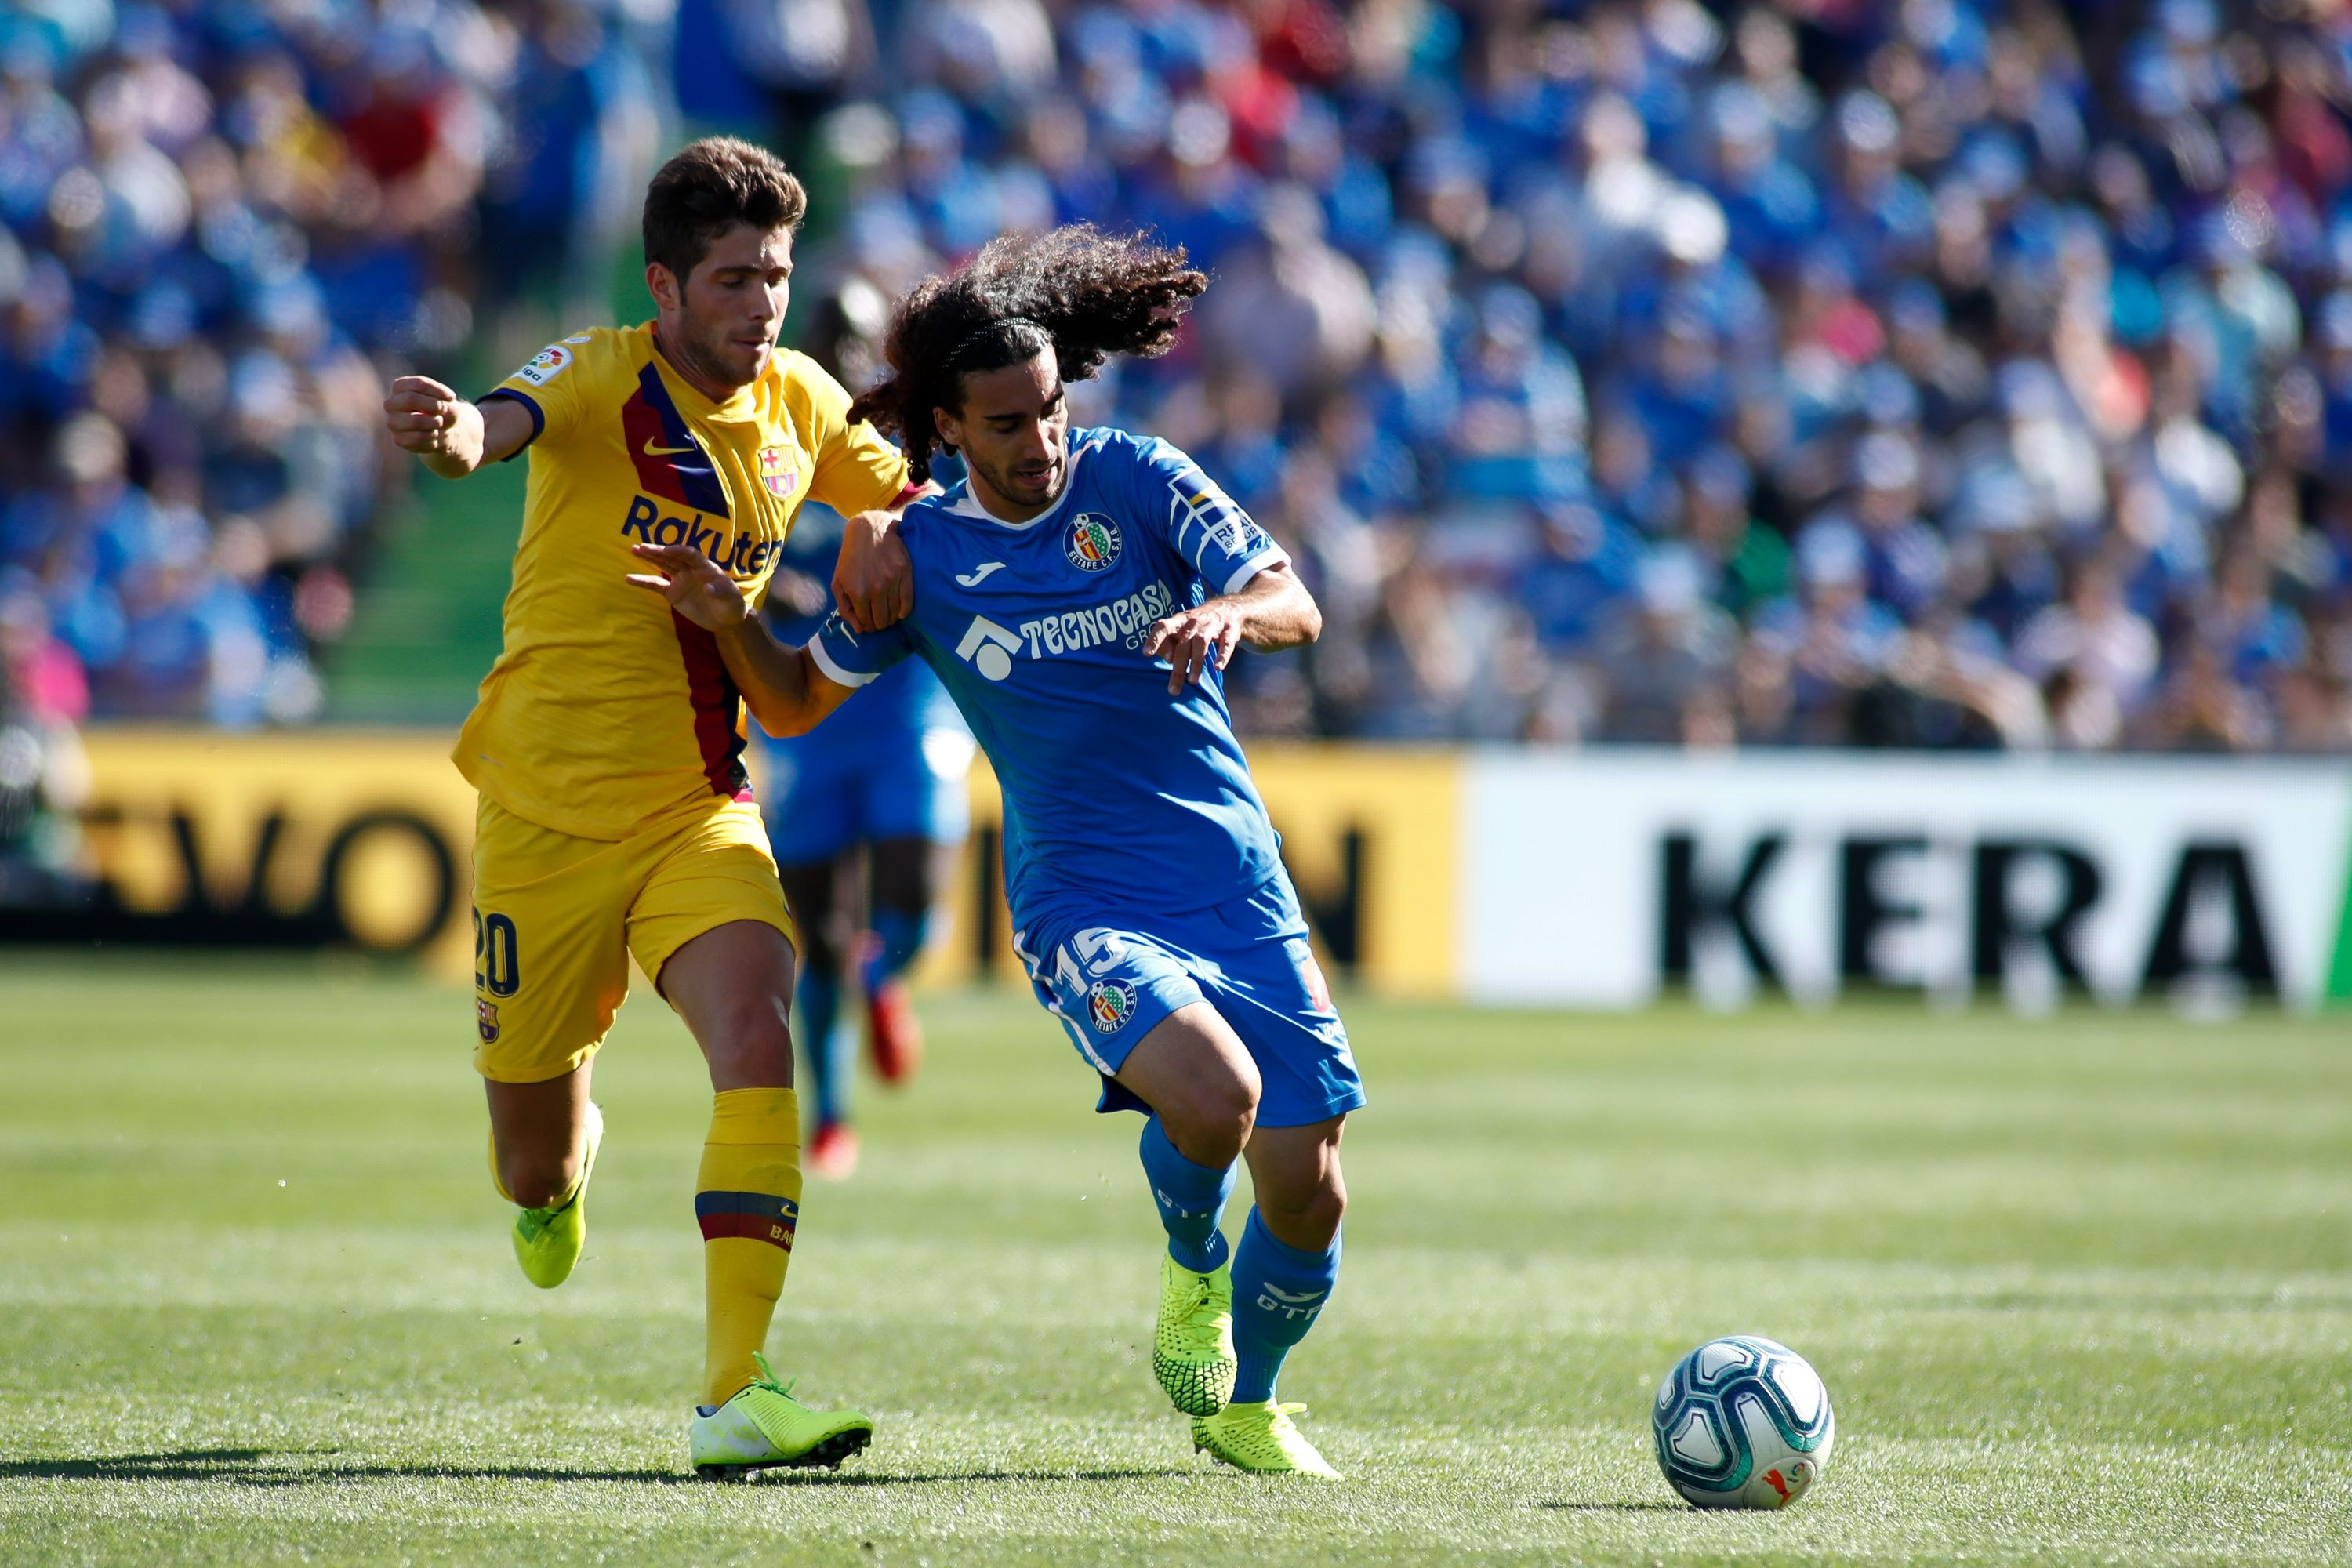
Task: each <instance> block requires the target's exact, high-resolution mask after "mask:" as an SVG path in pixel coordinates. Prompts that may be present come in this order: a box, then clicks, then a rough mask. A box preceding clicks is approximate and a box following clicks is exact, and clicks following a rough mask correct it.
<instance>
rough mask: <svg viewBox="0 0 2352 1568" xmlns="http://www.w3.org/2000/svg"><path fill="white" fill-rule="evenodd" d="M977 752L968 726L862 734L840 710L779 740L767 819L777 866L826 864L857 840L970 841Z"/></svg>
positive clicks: (771, 752) (773, 752) (771, 760)
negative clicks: (807, 730) (968, 780)
mask: <svg viewBox="0 0 2352 1568" xmlns="http://www.w3.org/2000/svg"><path fill="white" fill-rule="evenodd" d="M836 725H841V729H840V730H836V729H835V726H836ZM971 751H972V746H971V736H970V735H969V734H967V733H965V732H964V731H961V730H959V729H953V728H945V727H936V726H935V727H931V728H927V729H914V728H907V729H898V728H897V727H895V726H894V727H892V728H891V729H889V730H887V731H881V732H875V731H866V732H864V733H858V732H856V731H854V730H852V729H851V727H850V726H848V725H843V724H842V719H841V717H840V716H836V717H835V719H834V720H833V721H832V723H829V724H825V725H823V726H820V727H819V728H818V729H817V730H816V731H814V732H813V733H811V734H806V735H797V736H794V737H793V738H792V739H790V740H784V741H777V742H772V744H771V745H770V747H769V749H768V767H769V783H768V792H769V800H768V810H767V817H768V839H769V843H770V846H771V847H772V848H773V849H774V851H775V856H776V863H777V864H778V865H780V866H812V865H820V864H822V863H824V862H825V861H828V860H831V859H833V858H835V856H837V855H839V854H840V853H841V852H842V851H843V850H845V849H847V848H848V847H850V846H852V845H854V844H875V843H879V842H881V841H882V840H884V839H890V838H926V839H929V840H930V841H931V842H932V843H934V844H956V843H960V842H961V841H962V838H963V836H964V832H965V830H966V828H967V827H969V826H970V819H971V803H970V800H969V798H968V797H967V796H966V795H965V793H964V790H965V784H964V777H965V774H966V773H968V772H969V771H970V770H971Z"/></svg>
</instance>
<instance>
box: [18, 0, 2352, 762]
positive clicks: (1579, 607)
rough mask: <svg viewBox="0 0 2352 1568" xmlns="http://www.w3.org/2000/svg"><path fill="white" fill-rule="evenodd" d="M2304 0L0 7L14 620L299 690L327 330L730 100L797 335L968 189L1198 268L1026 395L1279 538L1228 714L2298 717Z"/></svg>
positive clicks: (113, 673) (2197, 721) (60, 684)
mask: <svg viewBox="0 0 2352 1568" xmlns="http://www.w3.org/2000/svg"><path fill="white" fill-rule="evenodd" d="M2308 9H2309V15H2308V16H2307V17H2305V16H2302V15H2301V13H2300V11H2299V9H2298V7H2296V6H2294V5H2252V4H2240V3H2232V4H2216V3H2214V0H2159V3H2157V4H2138V3H2125V4H2116V5H2100V6H2081V7H2058V6H2053V5H2032V4H2022V3H2020V4H2001V3H1999V0H1915V3H1911V4H1906V5H1863V4H1853V3H1850V0H1778V3H1777V4H1757V5H1746V6H1737V5H1715V6H1709V5H1700V4H1697V3H1696V0H1644V3H1642V4H1600V5H1580V4H1567V3H1565V0H1553V3H1551V4H1549V5H1545V4H1535V5H1524V6H1516V7H1484V6H1482V7H1467V6H1464V7H1449V6H1445V5H1435V4H1431V3H1429V0H1364V3H1361V4H1356V5H1344V6H1341V5H1332V4H1330V3H1329V0H1265V3H1260V4H1253V5H1234V6H1222V5H1202V4H1198V3H1196V0H1164V3H1160V4H1154V5H1111V4H1102V5H1066V4H1053V5H1048V4H1045V3H1043V0H877V3H874V4H868V3H866V0H763V3H761V4H756V5H717V4H714V3H713V0H681V3H680V4H679V5H677V9H675V10H674V11H673V10H672V9H670V8H669V7H668V6H667V5H665V4H663V0H645V3H637V0H633V3H631V4H629V5H616V6H614V7H613V8H611V9H609V10H608V9H604V8H601V7H588V6H580V5H572V4H568V3H566V0H550V3H546V4H539V5H530V6H508V5H495V4H481V5H477V4H476V0H436V4H432V5H426V6H423V7H410V6H402V7H393V6H379V7H373V8H369V7H364V6H358V5H352V6H345V7H343V8H341V10H336V11H330V10H326V9H322V10H320V11H317V12H310V11H297V10H294V9H288V10H284V11H280V10H278V9H277V8H271V7H254V6H244V5H230V4H226V3H225V0H198V3H195V4H190V5H178V6H174V7H170V8H163V7H156V6H149V5H132V6H123V7H121V8H119V9H118V8H115V7H113V6H110V5H108V4H107V3H106V0H54V3H52V4H49V5H43V6H40V7H35V8H28V9H20V10H19V11H16V12H15V13H12V14H11V16H10V17H9V18H8V19H7V20H6V21H5V23H0V48H5V84H0V112H5V117H6V127H7V129H6V132H5V135H6V142H5V162H0V219H5V232H0V302H5V310H6V315H5V343H0V353H4V354H5V370H6V374H5V378H0V420H5V427H6V435H7V439H8V440H9V442H10V445H11V447H12V451H13V453H14V454H15V457H14V458H12V462H11V464H10V465H9V467H8V468H7V470H6V473H5V479H0V487H5V493H0V620H5V624H6V625H7V626H10V627H11V636H10V638H9V640H8V643H7V646H8V647H10V648H11V649H23V650H26V651H25V652H23V653H22V654H21V655H18V654H15V653H12V655H11V659H12V664H11V668H12V670H15V669H17V668H18V667H19V666H20V665H21V666H22V667H23V669H24V670H31V669H33V668H35V666H36V664H37V666H38V669H39V670H40V671H41V672H43V673H42V674H41V675H40V677H39V679H38V680H37V681H36V680H35V679H34V677H33V676H32V675H30V674H23V673H20V675H19V679H18V680H17V681H16V684H17V686H18V687H19V688H20V689H32V688H33V687H35V686H37V687H38V689H39V690H40V691H42V692H45V693H49V694H51V695H49V696H47V697H44V698H41V699H38V700H44V701H49V702H52V703H55V702H58V701H62V702H64V703H65V704H66V707H67V708H68V709H69V710H70V709H73V708H75V707H76V705H77V704H79V703H80V702H81V701H82V700H83V699H82V698H81V697H80V696H79V695H77V694H79V693H81V692H84V691H86V693H87V699H86V700H87V703H88V706H89V710H90V711H93V712H96V713H99V714H101V715H110V714H169V715H177V716H192V717H202V718H205V719H208V720H211V721H215V722H221V723H230V724H236V723H253V722H260V721H299V720H301V719H303V718H305V717H307V716H309V715H310V714H311V713H313V712H314V711H315V710H316V709H317V707H318V705H319V689H320V688H319V681H318V678H317V677H316V675H315V674H314V673H313V666H314V659H315V657H316V655H317V653H318V651H319V649H320V645H321V644H323V643H325V642H329V641H331V640H332V639H333V638H334V637H336V636H337V635H338V633H339V632H340V631H341V627H342V626H343V624H344V623H345V621H346V620H347V619H348V617H349V616H350V613H351V607H352V593H353V590H352V585H351V584H352V579H353V578H354V577H357V578H358V579H359V581H360V583H361V591H362V592H364V591H365V584H366V579H365V574H364V568H365V566H366V563H368V561H369V559H370V552H369V549H368V543H369V540H370V528H371V524H372V522H373V520H375V519H376V518H377V517H378V516H379V515H380V514H381V512H382V510H383V506H384V504H385V501H386V499H387V497H388V496H389V495H390V494H391V493H392V488H393V487H394V486H396V485H398V484H400V483H403V482H404V474H403V471H402V470H401V469H400V468H399V466H398V465H397V464H395V463H393V462H391V461H389V460H388V456H387V454H386V452H385V450H384V449H383V447H380V446H379V445H378V444H377V442H376V439H375V437H374V436H373V412H374V398H375V395H376V392H375V388H376V386H377V385H378V384H379V382H380V378H381V376H382V375H383V374H384V373H385V372H386V371H388V370H389V369H391V368H392V367H393V366H394V365H397V364H401V363H420V362H421V363H450V362H452V361H453V360H455V359H457V358H458V357H459V351H460V350H461V349H463V348H464V347H465V346H466V345H467V344H468V343H474V342H483V341H487V340H488V339H489V338H490V337H491V336H492V335H493V329H494V328H495V327H496V325H497V324H498V323H499V321H504V320H506V319H508V313H509V312H510V311H514V310H521V311H532V310H538V311H541V313H545V312H547V311H548V310H551V308H553V307H555V306H556V305H558V304H559V303H560V302H562V301H565V300H572V299H576V298H578V297H580V295H581V293H582V285H581V279H598V278H601V277H603V276H604V275H607V274H608V273H609V272H610V270H611V267H610V258H611V255H612V252H613V249H614V246H615V245H625V243H626V239H627V228H628V220H629V218H630V216H631V213H630V211H629V210H628V209H629V208H630V206H631V204H632V202H633V201H634V192H635V190H637V189H640V188H641V187H642V177H643V174H644V173H645V172H646V170H647V169H648V168H649V167H650V161H651V159H652V157H653V155H654V154H655V153H657V152H658V150H659V148H660V147H661V146H662V145H666V144H667V143H669V142H675V141H676V140H677V137H678V136H679V135H681V134H683V133H684V132H686V131H688V130H693V129H701V128H719V129H730V130H740V131H744V132H750V133H752V134H755V135H758V136H761V138H763V139H765V140H768V141H770V142H772V143H773V144H775V145H778V146H779V147H781V148H782V149H783V150H785V151H786V153H788V155H789V156H791V157H792V158H793V160H794V161H795V162H796V163H798V164H800V165H801V166H802V167H803V168H804V169H805V170H807V171H808V172H809V174H810V176H811V183H812V189H813V193H814V200H815V204H816V205H815V210H814V213H813V216H812V223H811V227H810V230H809V233H808V236H807V237H806V240H805V242H804V265H803V273H802V282H801V286H800V288H799V291H798V294H797V303H796V305H795V325H794V328H793V331H794V334H795V335H797V336H798V337H800V338H801V340H802V341H803V343H804V344H805V345H807V346H810V347H812V349H813V350H814V351H815V352H818V353H820V355H821V357H824V358H825V359H826V360H827V361H828V363H835V364H838V365H839V366H840V367H841V368H842V370H843V373H844V374H845V379H849V380H852V381H853V382H854V381H856V379H857V378H858V377H859V375H860V374H861V370H862V367H867V366H870V364H871V363H872V359H871V356H872V353H873V352H874V351H873V339H874V336H875V333H876V330H877V326H878V323H879V321H880V320H881V318H882V315H883V312H884V310H885V309H886V307H887V300H889V299H890V298H891V297H893V296H894V295H895V293H896V292H897V291H898V290H899V289H903V288H904V287H905V286H906V285H907V284H908V282H909V281H911V280H912V279H914V278H916V277H918V276H919V275H920V274H921V273H922V272H923V271H924V270H925V269H927V268H931V267H934V266H937V265H939V264H940V263H942V262H944V261H951V260H953V259H954V258H957V257H959V256H961V255H963V254H966V253H968V252H969V251H970V250H971V249H972V248H973V247H976V246H977V245H979V244H980V243H982V242H983V241H984V240H985V239H987V238H988V237H990V236H992V235H993V234H994V233H996V232H998V231H999V230H1001V229H1003V228H1006V227H1019V226H1040V225H1046V224H1051V223H1055V222H1061V221H1067V220H1071V219H1078V218H1084V219H1088V220H1091V221H1094V222H1097V223H1099V224H1102V225H1104V226H1150V227H1152V228H1155V229H1157V230H1158V231H1159V232H1160V233H1161V234H1162V235H1164V236H1165V237H1169V238H1171V239H1175V240H1180V241H1181V242H1182V243H1184V244H1185V245H1186V246H1188V247H1190V248H1191V249H1192V253H1193V255H1194V256H1195V258H1197V259H1198V260H1199V261H1200V262H1202V264H1204V265H1206V266H1208V267H1210V268H1213V270H1214V271H1215V273H1216V274H1217V278H1218V282H1217V285H1216V287H1215V288H1214V289H1213V290H1212V291H1211V293H1210V294H1209V296H1208V297H1207V299H1206V300H1204V302H1203V305H1202V310H1201V312H1200V315H1199V318H1198V321H1197V323H1196V329H1195V330H1194V331H1192V332H1190V333H1189V334H1188V336H1187V338H1186V340H1185V342H1184V343H1183V344H1182V346H1181V348H1180V349H1179V351H1178V352H1177V353H1174V354H1172V355H1171V356H1170V357H1169V358H1168V359H1167V360H1164V361H1161V362H1157V363H1150V364H1143V365H1129V366H1124V367H1120V368H1119V369H1118V370H1117V371H1116V372H1115V373H1114V374H1112V375H1111V376H1109V377H1108V379H1107V380H1106V381H1105V382H1104V383H1102V384H1100V385H1099V386H1097V387H1096V388H1094V389H1091V390H1090V391H1089V392H1088V393H1087V395H1086V396H1085V398H1084V399H1083V400H1082V403H1081V405H1080V409H1079V414H1080V416H1081V417H1115V418H1117V419H1118V420H1119V421H1121V422H1124V423H1129V424H1131V425H1134V426H1139V427H1142V428H1148V429H1151V430H1154V431H1156V432H1159V433H1160V434H1164V435H1166V436H1168V437H1170V438H1171V439H1172V440H1175V441H1177V442H1178V443H1179V444H1181V445H1183V446H1185V447H1189V448H1191V449H1192V450H1193V451H1194V452H1195V453H1196V454H1197V455H1198V456H1199V457H1200V458H1202V461H1203V462H1204V464H1205V465H1206V466H1207V467H1208V468H1209V469H1210V471H1211V472H1212V473H1213V474H1214V475H1217V476H1218V477H1220V478H1221V479H1223V482H1225V483H1226V484H1227V486H1228V487H1229V488H1230V489H1233V490H1234V492H1235V493H1236V495H1237V496H1238V497H1239V498H1240V499H1241V500H1244V502H1245V503H1246V504H1247V505H1249V506H1250V507H1252V508H1253V509H1254V510H1255V511H1256V512H1257V513H1258V514H1259V515H1260V516H1261V518H1262V519H1263V520H1264V521H1265V522H1266V523H1267V524H1268V526H1269V527H1271V528H1272V529H1273V530H1274V531H1276V534H1277V535H1278V536H1279V537H1281V538H1283V539H1284V540H1285V541H1286V542H1287V543H1288V544H1289V545H1290V547H1291V548H1292V550H1293V552H1294V553H1295V554H1297V556H1298V557H1299V559H1300V560H1301V562H1302V563H1303V565H1304V568H1305V570H1306V571H1307V574H1308V575H1309V577H1310V580H1311V581H1312V583H1313V584H1314V586H1315V588H1316V590H1317V592H1318V595H1319V596H1320V598H1321V599H1322V602H1323V604H1324V606H1325V609H1326V615H1327V622H1326V625H1327V630H1326V634H1325V637H1324V639H1323V642H1322V643H1321V645H1320V646H1318V647H1316V648H1315V649H1313V650H1311V652H1310V653H1309V654H1308V655H1307V657H1305V658H1286V659H1280V660H1273V659H1269V660H1252V659H1245V660H1244V661H1243V664H1242V666H1241V668H1239V670H1238V671H1237V672H1236V676H1235V679H1234V687H1235V700H1236V706H1237V708H1238V709H1239V710H1240V712H1241V715H1242V717H1243V721H1244V723H1245V724H1246V725H1247V726H1248V727H1250V728H1251V729H1253V730H1255V731H1258V732H1262V733H1324V734H1342V735H1358V736H1369V737H1399V738H1467V739H1508V738H1521V737H1524V738H1534V739H1545V740H1560V741H1575V740H1594V739H1598V740H1625V741H1640V742H1660V743H1667V744H1693V745H1728V744H1767V745H1774V744H1801V743H1845V744H1862V745H1889V746H1914V745H1935V746H1985V747H2008V748H2015V749H2028V748H2044V747H2047V748H2061V749H2074V750H2086V751H2098V750H2110V749H2117V748H2147V749H2227V750H2241V751H2246V750H2291V751H2305V752H2344V751H2347V750H2352V700H2347V689H2348V688H2352V490H2347V487H2346V486H2345V485H2343V484H2342V483H2341V482H2339V481H2340V480H2341V479H2343V478H2344V477H2345V476H2344V474H2343V472H2342V469H2343V467H2344V465H2345V464H2346V463H2347V461H2352V287H2347V285H2352V201H2347V195H2352V134H2347V112H2346V110H2347V106H2352V69H2348V68H2347V58H2352V31H2347V27H2352V24H2347V22H2346V21H2344V20H2343V19H2342V18H2341V17H2340V16H2333V14H2332V13H2331V12H2330V11H2329V10H2328V9H2327V8H2325V7H2318V6H2313V7H2310V8H2308ZM656 124H658V125H660V126H661V127H663V129H661V130H660V131H658V132H657V131H656V130H655V127H656ZM478 368H488V367H478ZM68 667H70V668H68ZM68 677H70V678H68ZM58 693H63V694H64V695H63V696H62V697H59V696H58V695H56V694H58ZM17 700H18V701H19V702H20V703H22V702H26V701H30V700H35V699H30V698H26V697H24V696H23V695H21V692H20V695H19V697H18V699H17ZM67 716H68V717H70V716H72V715H71V713H68V714H67Z"/></svg>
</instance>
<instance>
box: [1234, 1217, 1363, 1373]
mask: <svg viewBox="0 0 2352 1568" xmlns="http://www.w3.org/2000/svg"><path fill="white" fill-rule="evenodd" d="M1338 1281H1339V1237H1337V1236H1336V1235H1335V1236H1333V1237H1331V1245H1330V1247H1328V1249H1327V1250H1325V1251H1322V1252H1301V1251H1299V1250H1298V1248H1297V1247H1287V1246H1285V1245H1284V1244H1283V1243H1281V1242H1279V1241H1276V1239H1275V1238H1274V1233H1273V1232H1271V1231H1269V1230H1267V1229H1266V1228H1265V1221H1264V1220H1262V1219H1260V1218H1259V1217H1258V1213H1257V1210H1256V1209H1255V1208H1252V1209H1251V1210H1250V1215H1249V1224H1247V1225H1246V1226H1243V1227H1242V1244H1241V1246H1240V1247H1238V1248H1237V1249H1236V1250H1235V1251H1234V1354H1235V1355H1236V1356H1238V1357H1239V1358H1240V1359H1241V1371H1240V1373H1238V1374H1237V1375H1236V1376H1235V1377H1234V1403H1235V1404H1236V1405H1254V1404H1256V1403H1257V1402H1258V1401H1260V1400H1265V1399H1272V1398H1273V1397H1274V1380H1275V1378H1276V1377H1277V1376H1278V1375H1280V1373H1281V1372H1282V1358H1283V1357H1285V1356H1286V1355H1288V1354H1289V1353H1290V1347H1291V1346H1293V1345H1295V1344H1297V1342H1299V1341H1301V1340H1303V1339H1305V1338H1306V1337H1307V1330H1309V1329H1311V1328H1313V1327H1314V1326H1315V1319H1316V1317H1317V1315H1318V1314H1319V1313H1320V1312H1321V1311H1322V1310H1323V1305H1324V1303H1325V1302H1327V1301H1328V1300H1330V1299H1331V1287H1332V1286H1333V1285H1334V1284H1336V1283H1337V1282H1338Z"/></svg>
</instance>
